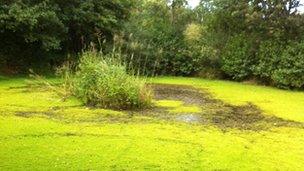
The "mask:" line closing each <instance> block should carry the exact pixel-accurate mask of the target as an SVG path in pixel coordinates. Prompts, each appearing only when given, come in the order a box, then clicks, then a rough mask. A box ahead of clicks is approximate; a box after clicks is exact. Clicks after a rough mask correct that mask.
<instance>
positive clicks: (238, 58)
mask: <svg viewBox="0 0 304 171" xmlns="http://www.w3.org/2000/svg"><path fill="white" fill-rule="evenodd" d="M252 48H253V47H252V43H251V42H250V41H249V40H247V39H246V37H245V36H244V35H237V36H235V37H233V38H231V39H230V40H229V41H228V42H227V44H226V47H225V48H224V50H223V53H222V69H223V71H224V72H225V73H226V74H227V75H229V76H230V77H232V78H233V79H235V80H242V79H245V78H247V77H249V76H251V74H252V69H251V66H252V65H253V63H254V56H253V55H252V50H253V49H252Z"/></svg>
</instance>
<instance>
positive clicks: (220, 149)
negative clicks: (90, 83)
mask: <svg viewBox="0 0 304 171" xmlns="http://www.w3.org/2000/svg"><path fill="white" fill-rule="evenodd" d="M0 80H1V81H0V170H143V169H147V170H302V169H303V168H304V162H303V161H304V129H302V128H297V127H287V126H286V127H273V128H272V129H269V130H261V131H252V130H239V129H233V128H231V129H227V130H225V131H223V130H221V129H220V128H218V127H216V126H213V125H204V124H189V123H183V122H173V121H166V120H162V119H159V118H153V117H150V116H146V115H142V116H141V115H136V116H134V117H130V116H129V115H128V114H127V113H126V112H119V111H112V110H104V109H89V108H86V107H84V106H82V105H81V103H80V102H79V101H77V100H76V99H68V100H67V101H64V102H62V101H61V100H60V98H59V97H57V96H56V95H55V94H54V93H52V92H50V91H48V90H45V89H43V88H40V89H33V90H31V89H28V88H26V87H25V86H26V79H25V78H1V77H0ZM52 81H58V80H57V79H52ZM150 81H151V82H154V83H165V84H185V85H193V86H195V87H199V88H202V89H205V90H208V91H209V92H210V93H211V94H212V95H213V96H214V97H215V98H217V99H221V100H223V101H225V102H227V103H230V104H233V105H243V104H246V103H248V102H250V103H253V104H255V105H256V106H258V107H259V108H261V109H262V110H263V111H264V113H265V115H275V116H277V117H280V118H282V119H287V120H293V121H297V122H302V123H303V122H304V93H301V92H292V91H283V90H278V89H275V88H269V87H263V86H253V85H244V84H241V83H233V82H227V81H211V80H203V79H194V78H175V77H161V78H154V79H151V80H150ZM159 103H160V105H167V106H169V105H170V106H173V107H181V104H177V105H176V103H174V102H173V103H172V101H162V102H159ZM194 109H195V108H194ZM194 109H192V110H194ZM172 114H173V115H174V113H172Z"/></svg>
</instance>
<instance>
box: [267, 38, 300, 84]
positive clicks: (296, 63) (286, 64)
mask: <svg viewBox="0 0 304 171" xmlns="http://www.w3.org/2000/svg"><path fill="white" fill-rule="evenodd" d="M303 66H304V42H299V43H290V44H289V45H288V46H287V47H286V49H285V50H284V52H283V54H282V56H281V60H280V62H279V64H278V69H277V70H275V71H274V73H273V80H274V81H275V83H276V84H278V85H279V86H280V87H285V88H286V87H294V88H303V87H304V67H303Z"/></svg>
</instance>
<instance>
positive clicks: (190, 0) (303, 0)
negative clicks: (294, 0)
mask: <svg viewBox="0 0 304 171" xmlns="http://www.w3.org/2000/svg"><path fill="white" fill-rule="evenodd" d="M199 2H200V0H188V3H189V5H190V6H191V7H192V8H194V7H196V6H197V5H198V4H199ZM301 3H302V4H304V0H301ZM298 10H299V11H300V12H301V13H304V6H302V7H300V8H299V9H298Z"/></svg>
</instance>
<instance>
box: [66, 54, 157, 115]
mask: <svg viewBox="0 0 304 171" xmlns="http://www.w3.org/2000/svg"><path fill="white" fill-rule="evenodd" d="M117 55H118V56H119V55H120V54H114V53H111V54H109V55H104V54H102V53H96V52H91V51H90V52H85V53H83V54H82V57H81V59H80V62H79V64H78V66H77V68H76V71H75V73H74V74H73V75H72V77H66V78H67V80H68V81H66V83H71V82H72V84H71V86H67V87H68V88H69V89H70V90H71V91H72V93H73V95H74V96H76V97H78V98H79V99H81V100H82V101H83V102H84V103H85V104H87V105H91V106H96V107H103V108H114V109H134V108H143V107H147V106H149V105H150V104H151V95H152V94H151V91H150V90H149V89H148V88H147V87H146V85H145V80H143V79H141V78H139V77H137V76H134V75H129V74H127V71H126V67H125V66H124V65H123V64H121V62H120V60H119V59H117V58H115V57H114V56H117ZM113 57H114V58H113ZM67 75H69V73H67Z"/></svg>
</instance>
